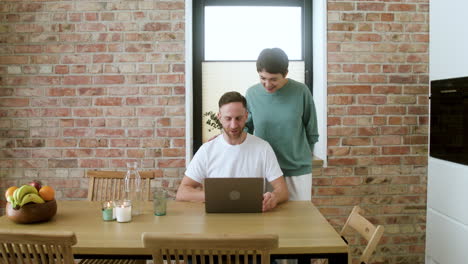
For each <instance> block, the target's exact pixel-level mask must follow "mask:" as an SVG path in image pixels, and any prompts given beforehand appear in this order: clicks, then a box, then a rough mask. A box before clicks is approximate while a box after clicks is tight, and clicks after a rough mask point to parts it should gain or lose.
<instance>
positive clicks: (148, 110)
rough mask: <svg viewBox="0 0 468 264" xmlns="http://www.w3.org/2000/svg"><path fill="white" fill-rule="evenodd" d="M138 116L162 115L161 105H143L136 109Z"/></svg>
mask: <svg viewBox="0 0 468 264" xmlns="http://www.w3.org/2000/svg"><path fill="white" fill-rule="evenodd" d="M137 115H138V116H162V115H164V108H163V107H145V108H138V109H137Z"/></svg>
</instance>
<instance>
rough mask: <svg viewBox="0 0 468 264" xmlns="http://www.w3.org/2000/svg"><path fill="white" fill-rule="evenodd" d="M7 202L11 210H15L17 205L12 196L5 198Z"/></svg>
mask: <svg viewBox="0 0 468 264" xmlns="http://www.w3.org/2000/svg"><path fill="white" fill-rule="evenodd" d="M7 202H9V203H11V208H13V209H15V208H16V206H17V205H18V203H17V202H16V200H15V197H14V196H13V195H10V196H8V197H7Z"/></svg>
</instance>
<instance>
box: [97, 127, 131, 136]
mask: <svg viewBox="0 0 468 264" xmlns="http://www.w3.org/2000/svg"><path fill="white" fill-rule="evenodd" d="M124 135H125V130H124V129H107V128H98V129H96V136H108V137H119V136H120V137H121V136H124Z"/></svg>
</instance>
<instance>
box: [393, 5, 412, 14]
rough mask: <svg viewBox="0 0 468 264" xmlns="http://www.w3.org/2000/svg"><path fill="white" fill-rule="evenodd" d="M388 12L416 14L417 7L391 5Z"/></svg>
mask: <svg viewBox="0 0 468 264" xmlns="http://www.w3.org/2000/svg"><path fill="white" fill-rule="evenodd" d="M388 11H397V12H414V11H416V5H412V4H389V5H388Z"/></svg>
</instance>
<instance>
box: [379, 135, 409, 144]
mask: <svg viewBox="0 0 468 264" xmlns="http://www.w3.org/2000/svg"><path fill="white" fill-rule="evenodd" d="M372 140H373V143H374V145H400V144H402V138H401V136H380V137H374V138H373V139H372Z"/></svg>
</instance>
